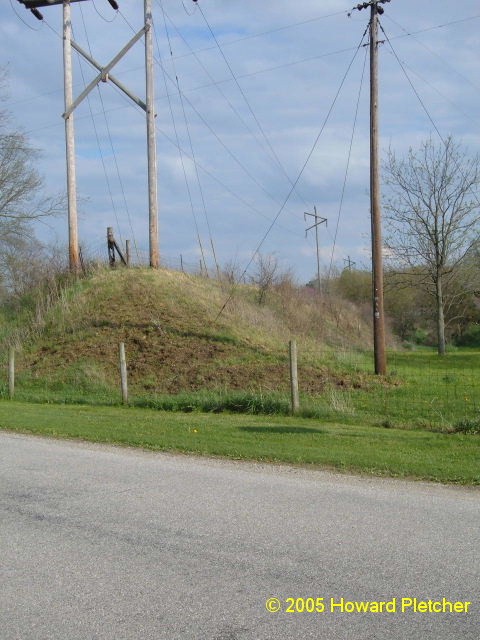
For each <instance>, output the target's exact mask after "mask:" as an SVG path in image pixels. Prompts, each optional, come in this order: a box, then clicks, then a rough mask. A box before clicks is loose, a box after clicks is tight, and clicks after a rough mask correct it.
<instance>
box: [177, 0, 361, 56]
mask: <svg viewBox="0 0 480 640" xmlns="http://www.w3.org/2000/svg"><path fill="white" fill-rule="evenodd" d="M196 4H197V6H198V3H196ZM193 13H194V12H192V14H189V15H193ZM347 13H348V11H346V10H344V11H337V12H335V13H328V14H325V15H323V16H317V17H316V18H309V19H307V20H301V21H300V22H292V23H290V24H287V25H284V26H282V27H275V28H274V29H269V30H268V31H261V32H259V33H252V34H250V35H248V36H242V37H241V38H235V39H233V40H227V42H224V43H223V46H224V47H228V46H230V45H232V44H237V43H238V42H243V41H245V40H253V39H254V38H261V37H263V36H268V35H270V34H272V33H278V32H279V31H285V30H286V29H292V28H295V27H300V26H303V25H305V24H309V23H312V22H318V21H319V20H325V19H327V18H333V17H335V16H341V15H347ZM212 49H215V47H202V48H201V49H197V51H196V53H201V52H203V51H211V50H212ZM189 55H190V54H189V53H185V54H181V55H180V56H178V57H180V58H184V57H187V56H189Z"/></svg>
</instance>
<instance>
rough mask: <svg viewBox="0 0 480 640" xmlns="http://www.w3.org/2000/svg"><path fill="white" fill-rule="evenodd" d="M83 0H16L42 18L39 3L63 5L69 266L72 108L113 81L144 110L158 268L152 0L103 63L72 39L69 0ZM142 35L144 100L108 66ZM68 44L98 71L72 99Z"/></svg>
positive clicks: (72, 251)
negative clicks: (133, 29)
mask: <svg viewBox="0 0 480 640" xmlns="http://www.w3.org/2000/svg"><path fill="white" fill-rule="evenodd" d="M86 1H87V0H18V2H20V3H21V4H23V5H24V6H25V8H26V9H30V10H31V11H32V13H33V14H34V16H35V17H36V18H38V19H39V20H43V16H42V14H41V12H40V11H39V9H40V8H42V7H49V6H52V5H58V4H61V5H63V62H64V86H65V112H64V114H63V118H64V120H65V145H66V161H67V195H68V241H69V242H68V244H69V264H70V270H71V271H73V272H75V273H76V272H78V271H79V270H80V254H79V248H78V247H79V245H78V220H77V186H76V171H75V134H74V125H73V112H74V110H75V109H76V108H77V107H78V105H79V104H80V103H81V102H82V101H83V100H84V99H85V98H86V97H87V96H88V94H89V93H90V92H91V91H92V89H94V88H95V87H96V86H97V85H98V84H99V83H100V82H108V81H109V82H111V83H112V84H115V85H116V86H117V87H118V88H119V89H120V90H121V91H123V93H125V95H127V96H128V97H129V98H130V99H131V100H133V102H135V104H137V105H138V106H139V107H141V108H142V109H143V110H144V111H145V113H146V124H147V159H148V211H149V253H150V266H151V267H154V268H158V266H159V263H160V258H159V244H158V198H157V152H156V135H155V105H154V96H155V93H154V75H153V41H152V37H153V36H152V31H153V20H152V0H144V25H143V27H142V28H141V29H140V31H138V33H136V34H135V36H134V37H133V38H131V40H130V41H129V42H128V43H127V44H126V45H125V46H124V47H123V49H122V50H121V51H120V52H119V53H118V54H117V55H116V56H115V57H114V58H113V59H112V60H111V61H110V62H109V63H108V64H107V65H103V66H102V65H101V64H99V63H98V62H97V61H96V60H95V59H94V58H93V57H92V56H91V55H89V54H88V53H87V52H86V51H84V50H83V49H82V48H81V47H80V46H79V45H78V44H77V43H76V42H75V41H74V40H73V39H72V18H71V6H70V5H71V3H72V2H86ZM108 2H109V4H110V5H111V6H112V8H113V9H115V10H118V4H117V2H116V0H108ZM142 37H145V95H146V99H145V102H144V101H143V100H141V99H140V98H138V97H137V96H136V95H134V94H133V93H132V92H131V91H129V90H128V89H127V87H125V86H124V85H123V84H122V83H121V82H120V81H119V80H117V79H116V78H115V77H114V76H113V75H112V74H111V73H110V71H111V69H112V68H113V67H114V66H115V65H116V64H117V62H119V61H120V60H121V59H122V58H123V57H124V55H125V54H126V53H127V52H128V51H129V50H130V49H131V48H132V47H133V45H134V44H135V43H136V42H137V41H138V40H140V39H141V38H142ZM72 48H73V49H75V51H77V53H79V54H80V55H81V56H82V57H83V58H85V60H87V61H88V62H89V63H90V64H91V65H92V67H94V68H95V69H96V70H97V71H98V72H99V73H98V74H97V76H96V77H95V78H94V80H92V82H91V83H90V84H89V85H88V86H87V87H86V88H85V89H84V90H83V91H82V93H81V94H80V95H79V96H78V97H77V98H76V99H75V100H74V98H73V80H72Z"/></svg>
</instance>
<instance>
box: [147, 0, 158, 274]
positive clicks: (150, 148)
mask: <svg viewBox="0 0 480 640" xmlns="http://www.w3.org/2000/svg"><path fill="white" fill-rule="evenodd" d="M144 11H145V29H146V31H145V70H146V75H145V77H146V93H145V95H146V98H145V103H146V106H147V109H146V113H147V153H148V220H149V223H148V228H149V246H150V266H151V267H153V268H154V269H158V267H159V266H160V258H159V249H158V193H157V191H158V187H157V147H156V136H155V93H154V75H153V20H152V0H144Z"/></svg>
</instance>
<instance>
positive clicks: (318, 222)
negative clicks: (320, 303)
mask: <svg viewBox="0 0 480 640" xmlns="http://www.w3.org/2000/svg"><path fill="white" fill-rule="evenodd" d="M313 210H314V212H315V213H308V212H306V211H305V213H304V216H303V219H304V220H306V219H307V216H311V217H312V218H314V219H315V222H314V224H312V226H311V227H308V229H306V230H305V237H306V236H307V234H308V232H309V231H310V230H311V229H315V245H316V247H317V288H318V292H319V293H320V291H321V285H320V249H319V246H320V245H319V242H318V227H319V226H320V225H321V224H325V225H326V224H327V218H322V217H321V216H319V215H318V214H317V207H313Z"/></svg>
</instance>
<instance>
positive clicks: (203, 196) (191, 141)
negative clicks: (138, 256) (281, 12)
mask: <svg viewBox="0 0 480 640" xmlns="http://www.w3.org/2000/svg"><path fill="white" fill-rule="evenodd" d="M160 7H161V9H162V15H163V23H164V27H165V34H166V36H167V42H168V48H169V51H170V57H171V60H172V68H173V73H174V75H175V80H176V83H177V89H178V97H179V99H180V104H181V107H182V113H183V119H184V122H185V129H186V132H187V136H188V142H189V146H190V151H191V154H192V158H193V165H194V167H195V176H196V178H197V185H198V191H199V194H200V198H201V201H202V208H203V215H204V218H205V222H206V225H207V231H208V237H209V241H210V248H211V249H212V256H213V260H214V263H215V269H216V272H217V275H219V274H220V266H219V264H218V260H217V253H216V251H215V243H214V242H213V235H212V229H211V225H210V220H209V216H208V212H207V206H206V203H205V194H204V191H203V187H202V182H201V180H200V175H199V173H198V167H197V162H196V157H195V150H194V147H193V140H192V136H191V133H190V126H189V124H188V118H187V113H186V111H185V103H184V100H183V96H182V91H181V89H180V80H179V78H178V73H177V69H176V66H175V61H174V60H173V49H172V42H171V39H170V33H169V31H168V26H167V19H166V16H165V12H164V10H163V2H160ZM157 47H158V51H159V53H160V47H159V46H158V41H157ZM205 266H206V265H205Z"/></svg>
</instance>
